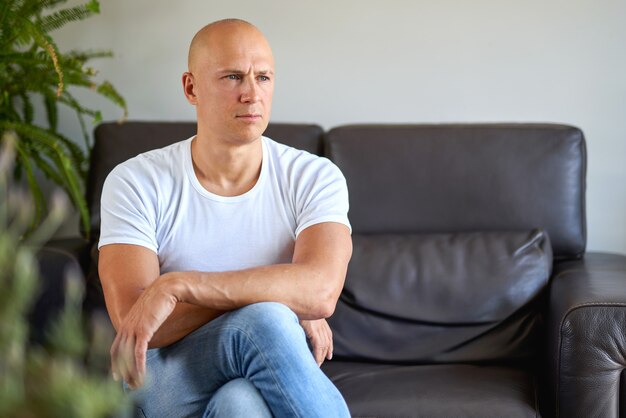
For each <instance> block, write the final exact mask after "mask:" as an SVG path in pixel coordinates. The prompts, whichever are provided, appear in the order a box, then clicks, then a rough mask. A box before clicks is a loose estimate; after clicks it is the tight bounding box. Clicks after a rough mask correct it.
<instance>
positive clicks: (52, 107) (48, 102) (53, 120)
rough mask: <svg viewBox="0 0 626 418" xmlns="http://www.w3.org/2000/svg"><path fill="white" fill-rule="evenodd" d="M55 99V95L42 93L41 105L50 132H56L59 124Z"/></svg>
mask: <svg viewBox="0 0 626 418" xmlns="http://www.w3.org/2000/svg"><path fill="white" fill-rule="evenodd" d="M57 99H58V98H57V97H56V96H55V95H52V94H46V93H44V96H43V103H44V105H45V107H46V118H47V119H48V127H49V128H50V130H51V131H56V130H57V125H58V124H59V112H58V109H57Z"/></svg>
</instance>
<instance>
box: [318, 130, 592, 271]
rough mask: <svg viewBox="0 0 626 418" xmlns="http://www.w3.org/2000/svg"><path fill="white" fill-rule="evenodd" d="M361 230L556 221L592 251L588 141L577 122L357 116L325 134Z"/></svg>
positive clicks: (570, 246)
mask: <svg viewBox="0 0 626 418" xmlns="http://www.w3.org/2000/svg"><path fill="white" fill-rule="evenodd" d="M326 141H327V149H328V152H329V156H330V158H331V159H332V160H333V161H334V162H335V163H336V164H337V165H338V166H339V168H340V169H341V170H342V171H343V174H344V175H345V177H346V179H347V182H348V189H349V191H350V220H351V222H352V227H353V228H354V231H355V232H356V233H393V232H398V233H424V232H466V231H488V230H490V231H499V230H529V229H532V228H537V227H539V228H543V229H545V230H547V231H548V234H549V235H550V239H551V241H552V245H553V248H554V254H555V257H557V258H562V257H579V256H581V255H582V254H583V253H584V251H585V242H586V231H585V170H586V167H585V161H586V160H585V157H586V154H585V141H584V137H583V134H582V132H581V131H580V130H579V129H577V128H574V127H571V126H563V125H536V124H500V125H498V124H489V125H355V126H343V127H339V128H335V129H332V130H331V131H330V132H328V134H327V136H326Z"/></svg>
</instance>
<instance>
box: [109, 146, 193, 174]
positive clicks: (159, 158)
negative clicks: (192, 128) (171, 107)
mask: <svg viewBox="0 0 626 418" xmlns="http://www.w3.org/2000/svg"><path fill="white" fill-rule="evenodd" d="M190 140H191V139H187V140H184V141H180V142H176V143H174V144H172V145H168V146H166V147H163V148H158V149H154V150H151V151H147V152H144V153H141V154H139V155H137V156H135V157H132V158H130V159H128V160H126V161H124V162H123V163H120V164H118V165H117V166H116V167H115V168H114V169H113V170H111V173H110V174H109V176H108V177H107V180H109V178H111V179H114V178H117V179H120V180H124V181H130V182H144V181H147V182H150V181H156V180H157V179H158V180H159V182H160V181H162V180H165V179H166V178H168V177H175V176H177V175H179V174H180V173H182V171H183V170H182V165H183V164H182V162H183V159H184V157H185V151H186V150H188V149H189V141H190Z"/></svg>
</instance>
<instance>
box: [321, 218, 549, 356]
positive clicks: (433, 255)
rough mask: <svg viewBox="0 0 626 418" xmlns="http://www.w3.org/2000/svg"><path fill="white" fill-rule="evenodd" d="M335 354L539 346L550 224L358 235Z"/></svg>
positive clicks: (529, 350)
mask: <svg viewBox="0 0 626 418" xmlns="http://www.w3.org/2000/svg"><path fill="white" fill-rule="evenodd" d="M353 245H354V251H353V255H352V260H351V262H350V265H349V268H348V274H347V278H346V283H345V287H344V290H343V293H342V295H341V298H340V301H339V303H338V304H337V308H336V311H335V314H334V315H333V316H332V317H331V318H330V319H329V323H330V325H331V327H332V329H333V334H334V347H335V350H334V352H335V355H336V356H338V357H344V358H349V359H352V360H354V359H360V360H363V359H365V360H373V361H383V362H403V363H407V362H411V363H426V362H460V361H485V360H495V359H498V360H503V359H507V360H511V359H514V358H515V359H519V358H524V357H529V356H532V355H534V354H535V351H536V338H537V323H538V317H537V315H538V312H537V307H536V306H535V305H534V304H533V303H532V302H533V301H535V299H536V298H537V296H538V295H539V294H540V292H541V291H542V290H543V289H544V288H545V287H546V285H547V284H548V278H549V277H550V271H551V268H552V251H551V247H550V242H549V240H548V238H547V236H546V234H545V232H543V231H540V230H535V231H531V232H483V233H458V234H419V235H415V234H413V235H398V234H393V235H355V236H354V237H353Z"/></svg>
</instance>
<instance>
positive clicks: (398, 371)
mask: <svg viewBox="0 0 626 418" xmlns="http://www.w3.org/2000/svg"><path fill="white" fill-rule="evenodd" d="M322 369H323V370H324V372H325V373H326V375H328V377H329V378H330V379H331V380H332V381H333V383H334V384H335V385H336V386H337V388H338V389H339V391H340V392H341V394H342V395H343V396H344V398H345V399H346V402H347V403H348V407H349V408H350V413H351V414H352V416H353V417H385V418H390V417H428V418H435V417H446V418H447V417H480V418H486V417H511V418H512V417H537V416H539V413H538V411H537V396H536V393H537V390H536V381H535V379H534V378H533V374H532V373H530V372H528V371H525V370H523V369H521V368H516V367H504V366H497V367H496V366H477V365H462V364H459V365H452V364H450V365H427V366H395V365H384V364H367V363H351V362H342V361H335V360H333V361H326V362H325V363H324V364H323V366H322Z"/></svg>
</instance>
